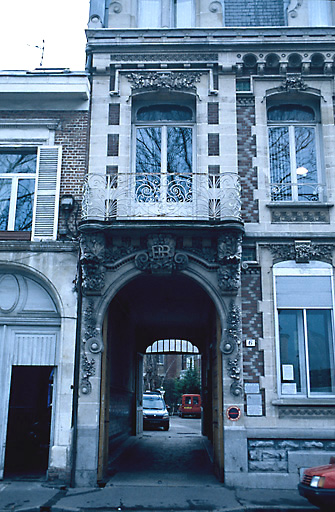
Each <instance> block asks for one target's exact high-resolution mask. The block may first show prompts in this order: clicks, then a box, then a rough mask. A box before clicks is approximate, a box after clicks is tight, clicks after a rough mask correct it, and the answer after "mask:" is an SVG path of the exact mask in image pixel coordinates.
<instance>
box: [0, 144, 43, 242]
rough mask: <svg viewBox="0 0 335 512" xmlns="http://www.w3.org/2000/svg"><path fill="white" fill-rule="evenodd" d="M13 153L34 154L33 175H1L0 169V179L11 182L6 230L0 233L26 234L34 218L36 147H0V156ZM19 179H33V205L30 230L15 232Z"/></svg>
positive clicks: (36, 174) (37, 157) (37, 158)
mask: <svg viewBox="0 0 335 512" xmlns="http://www.w3.org/2000/svg"><path fill="white" fill-rule="evenodd" d="M11 151H15V152H17V154H18V155H19V154H21V155H22V154H25V153H26V154H29V153H30V154H35V156H36V162H35V173H18V172H16V173H2V172H1V168H0V179H1V180H3V179H8V180H11V186H10V189H11V191H10V197H9V211H8V220H7V229H5V230H1V232H8V231H10V232H13V233H22V232H27V233H31V232H32V230H33V228H32V224H33V216H34V213H33V212H34V204H35V201H36V193H37V187H36V185H37V176H38V160H39V154H38V147H37V146H31V145H30V146H29V145H26V146H10V145H7V146H3V147H0V154H6V152H8V153H9V152H11ZM20 179H34V195H33V205H32V216H31V229H29V230H16V229H15V220H16V210H17V202H18V197H17V194H18V188H19V180H20Z"/></svg>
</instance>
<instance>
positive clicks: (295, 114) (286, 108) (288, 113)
mask: <svg viewBox="0 0 335 512" xmlns="http://www.w3.org/2000/svg"><path fill="white" fill-rule="evenodd" d="M268 120H269V121H314V120H315V113H314V110H313V109H312V108H310V107H304V106H302V105H282V106H278V107H271V108H269V110H268Z"/></svg>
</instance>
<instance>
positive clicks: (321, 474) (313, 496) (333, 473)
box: [298, 457, 335, 512]
mask: <svg viewBox="0 0 335 512" xmlns="http://www.w3.org/2000/svg"><path fill="white" fill-rule="evenodd" d="M298 489H299V494H301V496H304V498H307V499H308V501H309V502H310V503H312V505H316V506H317V507H319V508H321V510H329V511H332V512H333V511H334V510H335V457H331V458H330V463H329V464H327V465H326V466H317V467H315V468H308V469H305V471H304V474H303V477H302V480H301V482H300V483H299V485H298Z"/></svg>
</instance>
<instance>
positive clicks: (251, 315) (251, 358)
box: [241, 267, 264, 382]
mask: <svg viewBox="0 0 335 512" xmlns="http://www.w3.org/2000/svg"><path fill="white" fill-rule="evenodd" d="M241 293H242V333H243V340H245V339H246V338H253V339H255V340H256V347H246V346H244V347H243V379H244V381H245V382H259V377H260V376H261V375H264V360H263V351H260V350H258V339H259V338H261V337H262V336H263V323H262V315H261V313H258V312H257V302H258V301H259V300H261V299H262V292H261V274H260V269H259V268H258V267H257V268H249V269H247V270H246V271H244V272H243V274H242V286H241Z"/></svg>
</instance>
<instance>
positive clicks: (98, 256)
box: [80, 234, 105, 293]
mask: <svg viewBox="0 0 335 512" xmlns="http://www.w3.org/2000/svg"><path fill="white" fill-rule="evenodd" d="M80 250H81V255H80V263H81V266H82V287H83V291H84V292H91V293H94V292H95V293H97V292H100V291H101V290H102V288H103V287H104V284H105V267H104V257H105V239H104V236H103V235H101V234H96V235H85V236H84V235H82V236H81V239H80Z"/></svg>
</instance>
